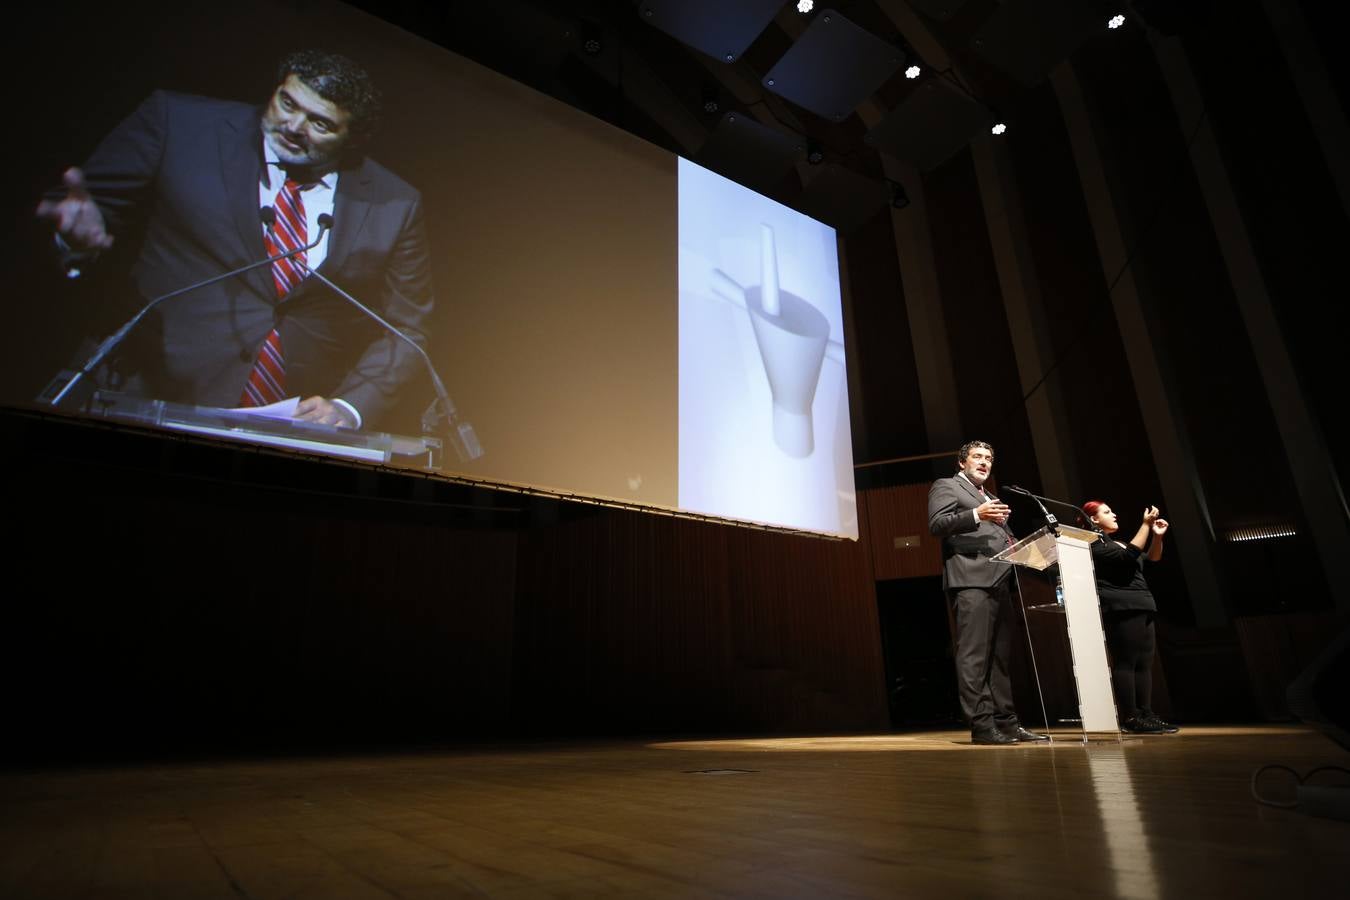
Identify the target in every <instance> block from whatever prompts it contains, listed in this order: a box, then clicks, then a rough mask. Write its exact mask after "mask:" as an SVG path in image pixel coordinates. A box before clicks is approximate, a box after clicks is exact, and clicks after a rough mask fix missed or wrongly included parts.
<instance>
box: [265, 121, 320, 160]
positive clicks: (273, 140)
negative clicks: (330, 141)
mask: <svg viewBox="0 0 1350 900" xmlns="http://www.w3.org/2000/svg"><path fill="white" fill-rule="evenodd" d="M263 137H264V138H265V139H266V140H267V143H268V146H270V147H271V148H272V152H273V153H275V154H276V155H277V159H278V160H280V161H281V163H282V165H284V166H296V167H299V168H305V169H314V168H320V167H324V166H328V165H330V164H331V163H332V162H333V161H334V160H335V159H336V158H337V155H336V154H335V153H324V152H322V151H316V150H315V149H314V147H313V146H311V145H309V144H307V143H306V142H305V139H304V138H300V139H299V140H294V139H292V138H291V136H289V135H287V134H286V133H285V132H284V131H282V130H281V129H280V128H276V127H274V126H271V125H269V124H268V123H267V122H265V121H264V122H263ZM282 141H287V142H289V143H291V144H294V145H295V146H297V147H299V148H300V150H299V151H298V152H297V151H293V150H291V149H289V148H287V147H286V146H285V145H283V144H282Z"/></svg>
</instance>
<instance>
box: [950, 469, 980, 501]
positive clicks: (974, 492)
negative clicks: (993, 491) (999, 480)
mask: <svg viewBox="0 0 1350 900" xmlns="http://www.w3.org/2000/svg"><path fill="white" fill-rule="evenodd" d="M952 477H953V478H955V479H956V483H957V484H959V485H961V487H963V488H965V490H966V493H967V494H969V495H970V497H971V499H972V500H974V501H975V505H976V506H979V505H980V504H981V503H983V502H984V501H985V498H984V497H981V496H980V491H979V489H978V488H976V487H975V485H973V484H971V483H970V481H969V480H967V479H966V478H965V477H964V476H961V475H953V476H952Z"/></svg>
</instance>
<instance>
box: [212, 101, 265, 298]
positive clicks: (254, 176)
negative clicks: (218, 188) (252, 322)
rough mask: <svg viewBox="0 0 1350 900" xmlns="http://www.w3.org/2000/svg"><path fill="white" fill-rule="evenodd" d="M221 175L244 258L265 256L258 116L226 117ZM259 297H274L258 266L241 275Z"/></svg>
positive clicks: (221, 135) (222, 131) (222, 143)
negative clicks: (236, 118)
mask: <svg viewBox="0 0 1350 900" xmlns="http://www.w3.org/2000/svg"><path fill="white" fill-rule="evenodd" d="M220 162H221V176H222V178H223V179H224V182H225V197H226V205H227V206H228V208H229V211H230V218H231V219H232V220H233V221H234V227H235V229H236V230H237V231H238V233H239V239H240V240H241V241H242V242H243V247H244V257H245V259H246V260H250V261H253V260H263V259H266V258H267V248H266V247H265V246H264V245H263V238H262V220H261V219H260V218H259V215H258V180H259V178H261V175H262V130H261V126H260V123H259V119H258V117H257V115H256V114H255V115H253V116H251V117H249V119H248V120H246V121H244V122H241V121H237V120H233V119H230V120H226V121H225V122H224V123H223V124H222V125H221V129H220ZM242 277H243V278H244V279H245V280H247V282H248V284H249V286H250V287H252V288H253V290H254V291H256V292H257V293H258V294H259V296H261V297H264V298H266V299H267V300H268V301H269V302H270V301H273V300H275V299H276V289H275V287H273V284H272V273H271V270H270V268H269V267H268V266H259V267H258V268H256V269H254V270H253V271H251V272H248V273H246V274H245V275H243V276H242Z"/></svg>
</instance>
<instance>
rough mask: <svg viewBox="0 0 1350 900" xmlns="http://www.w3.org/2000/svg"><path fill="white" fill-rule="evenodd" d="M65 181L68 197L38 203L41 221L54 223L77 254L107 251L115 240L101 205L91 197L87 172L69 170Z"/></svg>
mask: <svg viewBox="0 0 1350 900" xmlns="http://www.w3.org/2000/svg"><path fill="white" fill-rule="evenodd" d="M62 181H64V182H65V186H66V196H65V197H64V198H62V199H61V200H43V201H42V202H41V203H39V204H38V208H37V215H38V218H39V219H46V220H47V221H49V222H51V223H52V225H53V226H54V227H55V228H56V232H57V234H59V235H61V239H62V240H64V241H65V242H66V243H67V244H68V245H69V246H70V248H71V249H72V250H74V251H76V252H78V253H88V252H90V251H94V250H107V249H108V248H109V247H111V246H112V245H113V238H112V235H110V234H108V229H107V226H106V225H105V224H104V222H103V213H102V212H100V211H99V208H98V204H97V203H95V202H94V201H93V198H91V197H90V196H89V189H88V188H86V187H85V184H84V173H83V172H81V171H80V170H79V169H77V168H75V167H74V166H72V167H71V168H69V169H66V172H65V175H63V176H62Z"/></svg>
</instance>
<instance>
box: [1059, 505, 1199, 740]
mask: <svg viewBox="0 0 1350 900" xmlns="http://www.w3.org/2000/svg"><path fill="white" fill-rule="evenodd" d="M1083 513H1084V514H1085V515H1087V517H1088V519H1089V520H1090V521H1091V522H1092V525H1093V527H1095V528H1096V529H1097V530H1098V531H1100V532H1101V533H1102V537H1101V539H1100V540H1097V541H1094V542H1093V544H1092V566H1093V568H1094V569H1095V570H1096V573H1097V597H1098V598H1099V599H1100V600H1101V604H1102V624H1103V625H1104V626H1105V628H1106V646H1107V648H1108V649H1109V650H1110V651H1111V687H1112V688H1113V690H1114V691H1115V695H1116V709H1117V710H1118V711H1119V713H1120V717H1121V723H1120V730H1121V731H1126V732H1129V733H1130V734H1173V733H1175V732H1176V731H1177V730H1178V729H1177V727H1176V726H1175V725H1169V724H1168V723H1166V722H1164V721H1163V720H1162V719H1160V718H1158V717H1157V716H1156V715H1154V713H1153V710H1152V709H1151V708H1150V703H1151V702H1152V699H1153V650H1154V646H1155V644H1156V639H1155V637H1154V630H1153V620H1154V618H1155V617H1156V616H1157V613H1158V604H1157V603H1155V602H1154V600H1153V594H1152V593H1151V592H1150V591H1149V589H1148V582H1146V581H1145V580H1144V560H1146V559H1147V560H1149V561H1151V562H1157V561H1158V560H1159V559H1161V558H1162V548H1163V535H1165V534H1166V533H1167V520H1166V519H1164V518H1161V517H1160V516H1159V515H1158V507H1156V506H1150V507H1148V508H1147V509H1145V510H1144V521H1143V522H1142V523H1141V524H1140V525H1139V529H1138V530H1137V531H1136V532H1135V534H1134V537H1132V538H1130V541H1129V543H1123V542H1121V541H1119V540H1117V539H1116V536H1115V535H1116V532H1117V531H1119V530H1120V525H1119V523H1118V522H1117V521H1116V514H1115V511H1114V510H1112V509H1111V507H1109V506H1107V505H1106V504H1105V503H1103V502H1102V501H1100V500H1091V501H1089V502H1087V503H1084V504H1083ZM1150 536H1151V537H1152V543H1150V541H1149V538H1150ZM1145 551H1147V552H1145Z"/></svg>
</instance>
